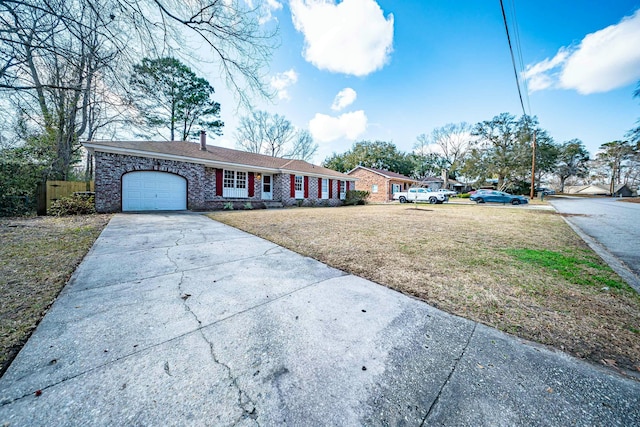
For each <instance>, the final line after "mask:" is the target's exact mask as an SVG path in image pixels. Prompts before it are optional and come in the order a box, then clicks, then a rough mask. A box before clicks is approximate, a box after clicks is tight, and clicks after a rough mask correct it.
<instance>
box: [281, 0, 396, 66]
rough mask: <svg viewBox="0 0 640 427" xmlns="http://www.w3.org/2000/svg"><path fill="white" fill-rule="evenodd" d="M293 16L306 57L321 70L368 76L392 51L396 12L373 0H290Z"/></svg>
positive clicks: (381, 64)
mask: <svg viewBox="0 0 640 427" xmlns="http://www.w3.org/2000/svg"><path fill="white" fill-rule="evenodd" d="M290 7H291V18H292V20H293V24H294V26H295V28H296V30H298V31H299V32H301V33H302V34H303V35H304V39H305V47H304V52H303V54H304V58H305V59H306V60H307V61H308V62H310V63H312V64H313V65H315V66H316V67H317V68H319V69H321V70H328V71H332V72H336V73H344V74H350V75H354V76H366V75H367V74H370V73H372V72H374V71H376V70H378V69H380V68H382V67H383V66H384V65H385V64H386V63H387V62H388V61H389V55H390V54H391V51H392V50H393V48H392V45H393V14H388V15H387V17H386V18H385V16H384V13H383V11H382V9H381V8H380V6H379V5H378V3H376V2H375V1H374V0H343V1H342V2H340V3H338V4H336V3H335V1H334V0H291V2H290Z"/></svg>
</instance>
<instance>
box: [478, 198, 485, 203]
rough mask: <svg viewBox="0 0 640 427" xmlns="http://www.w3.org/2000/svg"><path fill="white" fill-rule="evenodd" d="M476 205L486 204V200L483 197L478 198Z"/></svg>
mask: <svg viewBox="0 0 640 427" xmlns="http://www.w3.org/2000/svg"><path fill="white" fill-rule="evenodd" d="M476 203H484V199H483V198H482V197H478V198H477V199H476Z"/></svg>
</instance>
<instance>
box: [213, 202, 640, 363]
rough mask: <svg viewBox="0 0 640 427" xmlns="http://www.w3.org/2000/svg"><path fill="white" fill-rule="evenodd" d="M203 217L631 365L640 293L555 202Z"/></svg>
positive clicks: (639, 340) (472, 314) (638, 350)
mask: <svg viewBox="0 0 640 427" xmlns="http://www.w3.org/2000/svg"><path fill="white" fill-rule="evenodd" d="M210 217H211V218H213V219H215V220H217V221H221V222H223V223H226V224H229V225H231V226H234V227H237V228H240V229H242V230H245V231H248V232H249V233H252V234H255V235H258V236H260V237H263V238H265V239H268V240H270V241H273V242H275V243H277V244H279V245H282V246H284V247H287V248H289V249H291V250H293V251H295V252H298V253H300V254H303V255H306V256H309V257H312V258H315V259H317V260H319V261H322V262H324V263H327V264H329V265H331V266H333V267H336V268H339V269H341V270H344V271H347V272H349V273H352V274H355V275H357V276H361V277H364V278H367V279H369V280H372V281H374V282H377V283H380V284H382V285H385V286H388V287H390V288H393V289H396V290H398V291H400V292H404V293H407V294H410V295H413V296H415V297H417V298H420V299H422V300H424V301H426V302H427V303H429V304H431V305H433V306H435V307H438V308H440V309H442V310H445V311H447V312H449V313H453V314H456V315H459V316H463V317H466V318H468V319H471V320H474V321H478V322H481V323H483V324H486V325H489V326H493V327H496V328H498V329H500V330H503V331H505V332H508V333H511V334H514V335H517V336H519V337H522V338H526V339H529V340H533V341H537V342H539V343H542V344H547V345H551V346H554V347H556V348H558V349H561V350H563V351H566V352H568V353H570V354H573V355H575V356H578V357H581V358H585V359H588V360H591V361H593V362H597V363H601V364H604V365H607V366H611V367H615V368H621V369H622V370H631V371H635V372H636V374H637V373H638V371H640V296H639V295H638V294H637V293H636V292H635V291H634V290H633V289H631V288H630V287H629V286H628V285H627V284H626V283H625V282H624V281H623V280H622V279H621V278H620V277H619V276H618V275H617V274H616V273H614V272H613V271H612V270H611V269H610V268H609V267H608V266H607V265H605V264H604V263H603V262H602V260H601V259H600V258H599V257H598V256H597V255H595V254H594V253H593V252H592V251H591V250H590V249H589V247H588V246H586V245H585V243H584V242H583V241H582V240H581V239H580V238H579V237H578V236H577V235H576V234H575V233H574V232H573V231H572V230H571V228H569V226H567V225H566V223H565V222H564V221H563V220H562V218H561V217H560V216H559V215H558V214H556V213H555V212H553V211H543V210H526V209H523V208H522V207H518V208H509V207H507V208H504V207H501V206H495V207H494V206H475V205H457V206H456V205H427V206H425V205H422V206H414V205H368V206H357V207H344V208H294V209H281V210H254V211H234V212H215V213H212V214H210Z"/></svg>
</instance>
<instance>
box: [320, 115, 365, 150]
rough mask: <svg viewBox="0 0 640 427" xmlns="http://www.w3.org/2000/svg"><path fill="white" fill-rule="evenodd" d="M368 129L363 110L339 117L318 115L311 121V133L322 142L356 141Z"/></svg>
mask: <svg viewBox="0 0 640 427" xmlns="http://www.w3.org/2000/svg"><path fill="white" fill-rule="evenodd" d="M366 129H367V116H366V115H365V114H364V111H362V110H358V111H354V112H351V113H345V114H341V115H340V116H338V117H331V116H327V115H326V114H320V113H316V115H315V117H314V118H313V119H311V121H309V132H311V135H312V136H313V138H314V139H316V140H318V141H320V142H330V141H335V140H336V139H339V138H347V139H350V140H352V141H354V140H355V139H357V138H358V137H359V136H360V135H362V133H364V131H365V130H366Z"/></svg>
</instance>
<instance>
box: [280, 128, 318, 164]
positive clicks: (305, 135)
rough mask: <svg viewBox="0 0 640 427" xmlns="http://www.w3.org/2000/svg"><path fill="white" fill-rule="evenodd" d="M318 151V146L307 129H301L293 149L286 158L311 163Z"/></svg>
mask: <svg viewBox="0 0 640 427" xmlns="http://www.w3.org/2000/svg"><path fill="white" fill-rule="evenodd" d="M316 151H318V144H316V143H315V142H313V136H311V133H310V132H309V131H308V130H306V129H301V130H299V131H298V132H297V133H296V136H295V141H294V142H293V147H292V148H291V150H290V151H289V153H288V154H286V155H285V157H288V158H291V159H298V160H304V161H307V162H308V161H311V159H312V158H313V156H314V154H316Z"/></svg>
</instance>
